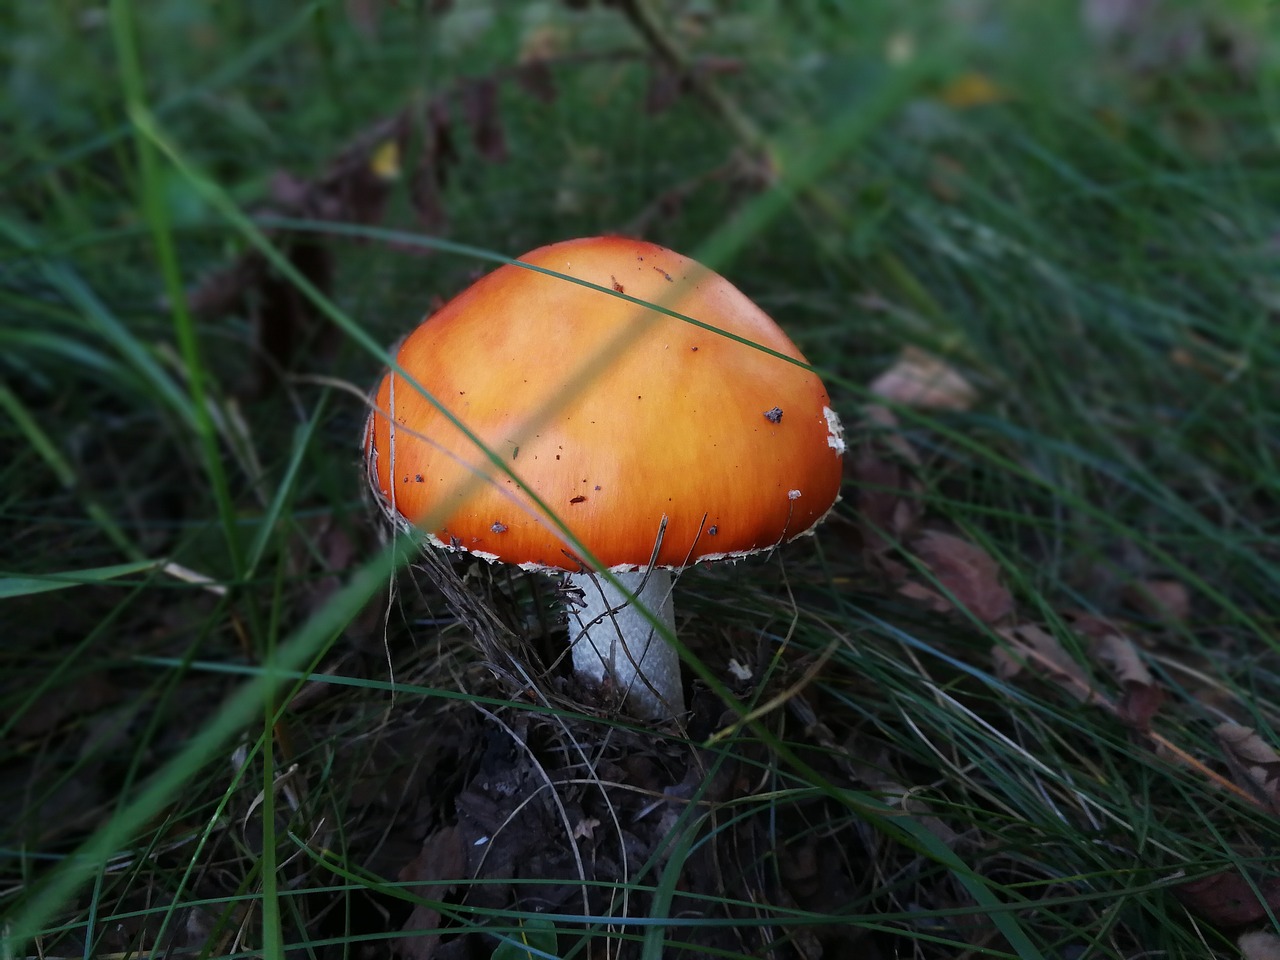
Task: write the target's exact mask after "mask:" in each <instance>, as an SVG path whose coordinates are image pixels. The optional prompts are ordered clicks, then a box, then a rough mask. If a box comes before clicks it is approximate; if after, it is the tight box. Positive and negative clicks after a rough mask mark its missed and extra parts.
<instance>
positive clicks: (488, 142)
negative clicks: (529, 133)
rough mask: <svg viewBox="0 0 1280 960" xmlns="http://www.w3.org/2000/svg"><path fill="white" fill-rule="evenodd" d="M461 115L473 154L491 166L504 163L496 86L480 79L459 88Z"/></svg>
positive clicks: (504, 146) (491, 80) (504, 145)
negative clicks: (468, 128)
mask: <svg viewBox="0 0 1280 960" xmlns="http://www.w3.org/2000/svg"><path fill="white" fill-rule="evenodd" d="M461 99H462V111H463V115H464V116H465V117H466V120H467V125H468V126H469V127H470V128H471V142H472V143H473V144H474V145H475V148H476V152H477V153H479V154H480V156H481V157H483V158H484V159H485V160H488V161H490V162H491V163H501V162H503V161H504V160H506V159H507V137H506V133H505V132H504V131H503V129H502V119H501V117H500V116H499V114H498V82H497V80H495V79H494V78H493V77H481V78H480V79H478V80H473V81H471V82H470V83H468V84H466V85H465V86H464V87H463V88H462V95H461Z"/></svg>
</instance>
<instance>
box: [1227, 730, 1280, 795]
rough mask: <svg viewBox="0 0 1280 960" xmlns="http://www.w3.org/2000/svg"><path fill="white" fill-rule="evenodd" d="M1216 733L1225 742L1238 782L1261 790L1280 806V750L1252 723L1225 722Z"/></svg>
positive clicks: (1253, 789) (1247, 787)
mask: <svg viewBox="0 0 1280 960" xmlns="http://www.w3.org/2000/svg"><path fill="white" fill-rule="evenodd" d="M1213 733H1214V735H1215V736H1216V737H1217V738H1218V742H1219V743H1220V744H1222V748H1223V750H1224V751H1225V756H1226V760H1227V765H1228V766H1230V767H1231V772H1232V775H1233V778H1234V779H1235V781H1236V783H1237V784H1239V785H1240V786H1242V787H1244V788H1246V789H1249V790H1252V791H1254V792H1256V793H1257V792H1260V793H1261V794H1262V796H1263V797H1265V798H1266V801H1267V802H1268V803H1269V804H1270V805H1271V807H1272V809H1275V810H1280V754H1277V753H1276V751H1275V749H1274V748H1273V747H1272V746H1271V745H1270V744H1269V743H1267V742H1266V741H1265V740H1263V739H1262V737H1260V736H1258V734H1257V732H1256V731H1254V729H1253V728H1252V727H1245V726H1241V725H1239V724H1235V723H1222V724H1219V725H1218V726H1217V727H1215V728H1214V730H1213Z"/></svg>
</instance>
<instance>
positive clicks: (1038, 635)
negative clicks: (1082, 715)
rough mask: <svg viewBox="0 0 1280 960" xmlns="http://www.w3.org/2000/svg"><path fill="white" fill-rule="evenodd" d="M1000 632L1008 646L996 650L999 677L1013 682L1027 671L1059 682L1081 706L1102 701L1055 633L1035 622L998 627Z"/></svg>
mask: <svg viewBox="0 0 1280 960" xmlns="http://www.w3.org/2000/svg"><path fill="white" fill-rule="evenodd" d="M996 633H998V634H999V635H1000V636H1001V637H1003V638H1004V639H1005V641H1006V642H1007V644H1008V645H1007V647H999V646H997V647H996V648H995V650H994V651H993V654H994V657H995V662H996V676H998V677H1000V678H1001V679H1003V680H1009V679H1012V678H1013V677H1015V676H1017V675H1018V674H1019V673H1021V672H1022V671H1023V670H1024V669H1027V670H1031V671H1032V672H1033V673H1037V674H1039V675H1041V676H1043V677H1045V678H1046V679H1048V680H1050V681H1052V682H1053V683H1056V684H1057V685H1058V686H1059V687H1061V688H1062V689H1063V690H1065V691H1066V692H1067V693H1068V694H1070V695H1071V696H1072V697H1073V698H1075V699H1076V700H1079V701H1080V702H1081V703H1085V702H1089V701H1095V702H1096V701H1098V700H1099V699H1100V698H1099V697H1098V695H1097V694H1096V693H1095V691H1094V689H1093V684H1092V683H1090V682H1089V676H1088V674H1086V673H1085V671H1084V668H1083V667H1081V666H1080V664H1078V663H1077V662H1076V661H1075V658H1074V657H1072V656H1071V654H1069V653H1068V652H1067V651H1066V649H1065V648H1064V647H1063V646H1062V644H1061V643H1059V642H1058V638H1057V637H1055V636H1053V635H1052V634H1051V633H1048V632H1047V631H1045V630H1042V629H1041V628H1040V627H1038V626H1036V625H1035V624H1033V623H1022V624H1018V625H1016V626H1010V627H997V628H996Z"/></svg>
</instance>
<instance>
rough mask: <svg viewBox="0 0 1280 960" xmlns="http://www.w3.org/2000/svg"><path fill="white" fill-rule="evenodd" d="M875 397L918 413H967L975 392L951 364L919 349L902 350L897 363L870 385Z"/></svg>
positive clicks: (976, 392)
mask: <svg viewBox="0 0 1280 960" xmlns="http://www.w3.org/2000/svg"><path fill="white" fill-rule="evenodd" d="M870 390H871V392H872V393H873V394H875V395H876V396H878V397H883V398H884V399H885V400H889V401H892V402H894V403H900V404H902V405H903V406H907V407H914V408H915V409H917V410H968V409H969V408H971V407H972V406H973V403H974V401H975V400H976V399H977V398H978V391H977V390H976V389H974V387H973V385H972V384H971V383H969V381H968V380H966V379H965V378H964V376H963V375H962V374H961V373H960V372H959V371H958V370H956V369H955V368H954V367H952V366H951V365H950V364H948V363H946V362H945V361H943V360H940V359H939V358H938V357H935V356H934V355H933V354H931V353H927V352H926V351H924V350H921V349H920V348H919V347H915V346H907V347H904V348H903V351H902V353H901V355H900V356H899V357H898V359H897V361H896V362H895V363H894V364H893V366H891V367H890V368H889V369H888V370H886V371H885V372H884V373H882V374H880V376H878V377H876V379H875V380H873V381H872V382H871V386H870Z"/></svg>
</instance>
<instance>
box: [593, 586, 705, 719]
mask: <svg viewBox="0 0 1280 960" xmlns="http://www.w3.org/2000/svg"><path fill="white" fill-rule="evenodd" d="M614 576H615V577H617V579H618V581H619V582H620V583H621V584H622V585H623V586H625V587H626V588H627V589H628V590H629V591H631V593H632V594H634V595H635V597H636V600H637V601H639V602H640V603H641V604H643V605H644V607H645V608H646V609H648V610H649V612H650V613H652V614H653V615H654V616H655V617H656V618H657V619H658V621H659V622H661V623H662V625H663V626H665V627H666V628H667V629H668V630H672V631H674V630H675V607H674V605H673V604H672V602H671V574H670V573H669V572H668V571H666V570H659V569H652V570H646V571H641V572H639V573H618V574H614ZM569 580H570V584H571V586H573V587H574V588H576V589H575V593H576V592H577V590H581V591H582V596H583V601H582V603H581V604H579V603H578V602H577V601H576V600H575V601H573V602H571V603H570V604H569V634H570V636H569V639H570V642H571V643H572V644H573V669H574V672H576V673H577V674H578V676H580V677H584V678H586V679H588V680H590V681H592V682H594V683H596V684H598V685H605V684H609V685H610V686H611V687H612V688H613V689H615V690H618V691H620V692H621V693H622V694H623V698H624V701H625V703H626V706H627V710H628V712H630V713H631V714H632V715H633V716H636V717H640V718H642V719H646V720H668V719H671V718H673V717H675V716H676V715H677V714H679V713H682V712H683V711H684V690H683V688H682V687H681V686H680V655H679V654H678V653H676V651H675V650H674V649H673V648H672V647H671V645H670V644H668V643H667V641H666V639H665V638H664V637H663V636H662V634H661V633H659V632H658V631H657V630H656V629H655V628H654V626H653V624H652V623H650V622H649V620H648V619H647V618H646V617H645V616H644V614H643V613H641V612H640V611H639V610H638V609H636V607H635V606H634V605H633V604H632V603H631V602H630V601H629V600H628V599H627V598H626V597H625V596H624V595H623V594H622V593H621V591H619V590H618V589H617V587H615V586H614V585H613V584H612V583H610V582H609V581H608V580H606V579H605V578H604V577H600V576H593V575H591V574H586V573H578V574H571V575H570V576H569Z"/></svg>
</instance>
